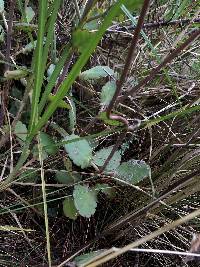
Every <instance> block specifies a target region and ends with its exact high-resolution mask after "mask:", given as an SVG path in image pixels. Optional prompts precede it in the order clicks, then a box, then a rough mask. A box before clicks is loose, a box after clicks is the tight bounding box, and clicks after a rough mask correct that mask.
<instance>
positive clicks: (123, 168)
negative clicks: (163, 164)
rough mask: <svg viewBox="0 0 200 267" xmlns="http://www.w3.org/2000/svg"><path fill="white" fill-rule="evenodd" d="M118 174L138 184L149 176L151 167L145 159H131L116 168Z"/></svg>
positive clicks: (121, 177)
mask: <svg viewBox="0 0 200 267" xmlns="http://www.w3.org/2000/svg"><path fill="white" fill-rule="evenodd" d="M115 173H116V176H118V177H119V178H120V179H122V180H124V181H126V182H129V183H131V184H137V183H139V182H140V181H142V180H143V179H144V178H145V177H148V176H149V173H150V167H149V165H147V164H146V163H145V162H144V161H140V160H133V159H132V160H129V161H127V162H123V163H122V164H121V165H120V166H119V167H118V168H117V169H116V172H115Z"/></svg>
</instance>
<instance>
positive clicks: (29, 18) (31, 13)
mask: <svg viewBox="0 0 200 267" xmlns="http://www.w3.org/2000/svg"><path fill="white" fill-rule="evenodd" d="M25 14H26V20H27V22H28V23H30V22H31V21H32V19H33V18H34V17H35V12H34V10H33V9H32V7H30V6H27V7H26V8H25Z"/></svg>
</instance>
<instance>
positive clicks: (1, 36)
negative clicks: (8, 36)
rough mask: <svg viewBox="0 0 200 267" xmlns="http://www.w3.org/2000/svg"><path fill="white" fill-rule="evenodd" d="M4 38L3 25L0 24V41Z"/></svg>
mask: <svg viewBox="0 0 200 267" xmlns="http://www.w3.org/2000/svg"><path fill="white" fill-rule="evenodd" d="M4 39H5V32H4V29H3V27H2V26H1V25H0V42H1V43H2V42H4Z"/></svg>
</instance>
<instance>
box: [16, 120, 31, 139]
mask: <svg viewBox="0 0 200 267" xmlns="http://www.w3.org/2000/svg"><path fill="white" fill-rule="evenodd" d="M27 132H28V130H27V128H26V125H25V124H23V123H22V122H21V121H18V122H17V124H16V125H15V130H14V133H15V135H16V136H17V137H18V138H19V139H20V140H22V141H25V140H26V136H27Z"/></svg>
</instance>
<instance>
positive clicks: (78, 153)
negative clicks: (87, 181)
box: [64, 134, 92, 169]
mask: <svg viewBox="0 0 200 267" xmlns="http://www.w3.org/2000/svg"><path fill="white" fill-rule="evenodd" d="M76 138H79V136H78V135H75V134H72V135H69V136H66V137H65V139H64V141H70V140H73V139H76ZM64 147H65V150H66V151H67V153H68V155H69V157H70V159H72V160H73V162H74V164H76V165H77V166H80V167H81V168H82V169H84V168H86V167H89V166H90V163H91V160H92V148H91V146H90V145H89V143H88V141H87V140H85V139H81V140H78V141H74V142H71V143H69V144H65V145H64Z"/></svg>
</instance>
